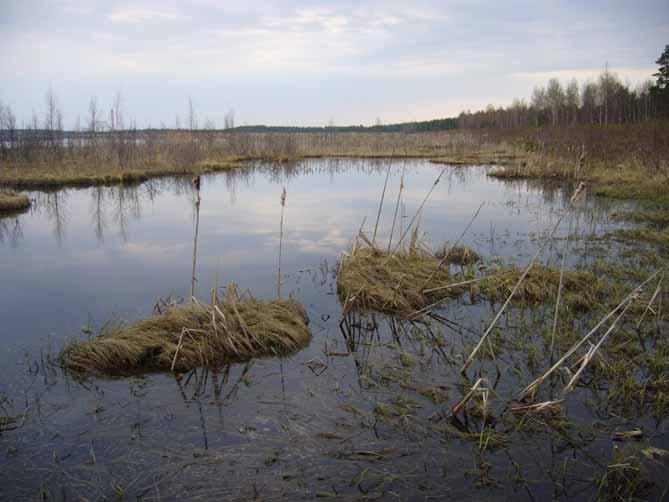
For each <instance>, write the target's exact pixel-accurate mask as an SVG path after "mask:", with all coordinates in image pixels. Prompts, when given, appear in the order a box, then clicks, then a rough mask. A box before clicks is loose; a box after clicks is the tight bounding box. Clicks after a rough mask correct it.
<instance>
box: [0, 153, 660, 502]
mask: <svg viewBox="0 0 669 502" xmlns="http://www.w3.org/2000/svg"><path fill="white" fill-rule="evenodd" d="M389 167H390V178H389V183H388V191H387V194H386V197H387V200H388V201H392V202H387V203H386V204H385V206H384V208H383V210H382V213H381V222H380V225H379V232H378V235H377V240H378V241H380V242H386V241H387V239H389V237H390V231H391V226H392V221H393V219H394V214H393V213H394V209H395V200H396V196H397V194H398V192H399V184H400V178H401V176H402V172H404V173H405V177H404V184H405V191H404V192H403V194H402V204H401V205H400V210H399V212H400V216H401V217H400V218H399V219H400V221H401V222H402V223H401V226H403V228H406V224H407V223H408V222H409V220H410V219H411V217H412V216H413V214H414V213H415V211H416V209H417V208H418V206H419V205H420V203H421V201H422V200H423V198H424V196H425V194H426V193H427V191H428V190H429V188H430V187H431V186H432V184H433V182H434V179H435V178H436V176H437V175H438V173H439V172H440V170H441V168H442V167H441V166H435V165H432V164H430V163H428V162H425V161H416V160H397V161H392V162H391V161H388V160H365V161H360V160H332V159H318V160H308V161H302V162H297V163H292V164H279V165H266V164H264V163H261V162H258V163H255V164H254V165H252V166H251V167H250V168H249V169H243V170H236V171H230V172H224V173H220V174H216V175H208V176H205V177H204V178H203V182H202V203H201V214H200V228H199V243H198V260H197V267H198V270H197V276H198V280H199V282H198V284H197V288H198V291H199V292H200V295H203V294H204V292H206V291H209V290H211V288H212V287H214V286H215V285H216V282H217V280H216V278H217V277H219V278H220V279H219V280H220V283H226V282H228V281H235V282H237V283H239V284H240V285H241V286H242V287H244V288H247V287H248V288H250V289H251V291H253V294H254V295H255V296H257V297H260V298H263V297H265V298H269V297H274V296H275V294H276V272H277V271H276V263H277V257H278V256H277V255H278V242H279V215H280V207H279V195H280V192H281V187H283V186H284V185H285V186H287V190H288V194H289V195H288V200H287V204H286V208H285V234H284V239H285V240H284V246H285V247H284V254H283V258H282V271H283V272H284V277H283V280H284V282H283V284H284V285H283V288H284V289H283V290H282V292H283V291H285V293H286V294H289V295H291V296H293V297H295V298H297V299H298V300H300V301H301V302H302V303H303V304H304V305H305V307H306V308H307V310H308V313H309V317H310V319H311V325H310V327H311V329H312V334H313V341H312V343H311V345H310V346H309V347H308V348H306V349H305V350H304V351H302V352H300V353H299V354H297V355H295V356H294V357H293V358H291V359H287V360H276V359H268V360H262V361H255V362H254V363H253V364H248V365H232V366H226V367H223V368H219V369H217V370H214V369H198V370H194V371H192V372H189V373H188V374H185V375H177V376H173V375H164V374H163V375H161V374H158V375H151V376H148V377H143V378H131V379H119V380H95V379H93V380H90V381H86V382H72V381H70V380H69V379H68V378H67V377H66V376H65V375H63V374H62V373H61V372H60V370H59V368H58V366H57V364H54V363H56V359H55V355H56V354H57V352H58V349H59V348H60V347H61V346H62V344H63V343H64V341H65V340H67V339H69V338H71V337H73V336H77V335H78V334H79V333H80V331H81V329H82V327H85V330H86V331H87V332H88V331H90V330H94V328H95V327H96V326H98V325H100V324H101V323H103V322H105V321H107V320H109V319H122V320H132V319H135V318H138V317H143V316H146V315H148V314H149V313H150V312H151V310H152V308H153V306H154V304H155V301H156V299H157V298H159V297H166V296H167V295H170V294H172V296H173V297H187V296H188V294H189V291H190V286H191V266H192V238H193V231H194V225H195V217H196V212H195V194H194V193H193V186H192V183H191V179H190V177H185V178H171V179H162V180H151V181H149V182H146V183H142V184H140V185H135V186H120V187H118V186H116V187H97V188H91V189H67V190H62V191H58V192H52V193H34V194H31V196H32V197H33V198H34V199H35V204H34V206H33V208H32V209H31V210H30V211H29V212H28V213H25V214H22V215H19V216H13V217H11V218H3V219H0V277H2V281H0V306H1V307H0V308H1V309H2V319H3V324H2V326H0V336H1V337H2V341H3V349H4V350H3V352H2V353H0V410H2V411H1V412H0V414H2V415H5V416H11V417H13V418H14V419H15V420H14V422H13V424H15V425H18V426H20V427H19V428H17V429H15V430H13V431H8V433H7V434H5V433H2V435H0V446H1V447H0V455H3V456H2V457H1V458H2V462H3V468H2V470H1V472H0V498H8V499H9V498H13V499H25V498H36V497H37V496H38V495H40V494H43V493H44V492H45V491H46V492H47V495H48V496H47V498H49V497H51V498H55V497H62V498H68V499H69V498H77V497H88V498H90V499H101V498H103V497H107V498H110V497H112V496H118V495H119V494H120V493H122V494H124V496H127V497H141V498H155V499H160V498H170V497H171V498H187V497H191V498H194V497H196V496H199V497H201V498H210V499H211V498H224V497H231V496H236V497H238V498H240V499H250V498H253V497H265V498H270V499H272V498H278V497H281V496H283V497H286V498H297V497H302V498H307V499H309V498H313V497H314V496H315V494H316V493H323V494H325V493H328V494H331V495H337V494H341V495H346V496H351V497H353V496H360V495H361V494H362V495H365V492H368V493H367V495H370V496H371V495H378V494H380V493H386V494H388V493H390V492H394V493H400V494H402V496H404V497H405V498H410V497H418V496H422V495H424V493H423V492H429V493H430V494H431V495H433V496H435V497H437V498H438V497H442V498H443V497H450V498H458V497H463V496H471V494H472V490H473V489H474V487H475V486H477V484H480V486H487V485H486V483H493V484H495V486H496V487H497V488H492V489H490V490H477V491H476V494H477V496H478V497H479V498H480V499H485V498H490V499H494V498H498V497H499V496H500V494H502V493H503V494H504V496H507V497H518V496H522V497H521V498H531V497H535V498H537V499H541V498H545V497H548V496H552V495H554V494H557V495H556V496H558V497H561V498H569V497H570V496H578V495H579V492H578V490H580V489H581V488H580V487H581V486H582V484H578V486H572V485H574V483H573V480H574V479H575V478H577V477H579V476H581V477H582V478H583V479H585V478H590V477H592V476H594V475H595V474H600V471H601V467H602V466H601V465H599V464H598V462H596V461H593V460H592V459H593V458H595V459H596V458H608V456H609V455H610V441H609V440H608V436H607V433H606V431H604V432H602V431H597V430H594V431H593V428H592V427H590V424H591V422H592V420H593V419H592V415H591V410H590V409H589V408H588V407H587V406H584V405H580V408H579V409H578V410H577V411H578V413H576V415H577V416H578V417H581V418H582V420H583V423H584V424H585V425H584V427H586V428H587V430H585V429H584V430H585V432H583V431H581V432H582V435H585V434H586V433H587V434H590V435H589V436H587V438H586V440H584V439H583V437H581V438H578V437H576V438H574V437H571V436H569V435H565V436H563V437H560V439H559V440H554V439H553V436H552V435H546V434H540V435H536V436H532V437H531V439H528V440H527V441H525V440H524V441H522V442H521V443H522V444H519V445H512V446H511V447H510V448H509V449H503V450H494V449H491V450H490V451H485V452H481V451H480V450H479V448H477V447H476V445H477V442H476V441H474V442H472V441H471V439H470V438H467V437H465V436H466V435H468V434H469V435H472V434H477V433H480V432H481V430H482V422H481V420H480V417H478V418H477V417H470V419H469V421H468V422H467V423H465V424H464V428H461V429H457V428H456V429H455V430H454V429H453V428H452V427H450V426H449V427H447V426H446V424H445V422H444V420H443V418H441V415H442V414H443V411H444V410H445V409H446V408H447V406H450V405H452V404H453V403H454V402H456V401H457V400H458V399H459V398H460V397H461V396H462V394H463V393H464V392H466V389H467V388H468V386H471V383H472V382H467V381H462V380H461V379H460V377H459V373H458V371H457V370H458V368H459V367H460V366H461V364H462V356H461V354H462V353H463V352H465V350H464V348H465V347H471V346H472V345H473V342H474V341H475V340H477V339H478V338H480V334H481V329H482V323H484V322H485V320H489V319H490V314H491V311H490V309H491V308H492V307H491V306H490V305H488V304H485V303H481V304H471V302H467V301H465V300H463V301H453V302H452V303H450V304H449V305H448V314H447V315H445V314H444V313H443V312H441V313H440V312H436V313H433V314H432V316H433V317H432V319H429V320H427V321H425V322H422V323H419V322H415V321H414V322H399V321H397V320H394V319H392V318H387V317H385V316H377V315H370V316H360V315H358V314H354V313H350V314H349V315H347V316H345V318H344V321H343V322H342V323H341V324H340V320H341V319H342V311H341V305H340V304H339V301H338V299H337V296H336V269H337V262H338V259H339V256H340V254H341V253H342V252H344V251H346V250H347V248H348V246H349V245H350V243H351V239H352V237H353V235H355V233H356V232H357V231H358V230H359V228H360V224H361V221H362V220H363V218H365V217H367V222H368V223H367V224H366V228H365V231H367V234H368V235H371V234H372V232H373V225H374V221H375V219H376V215H377V214H378V208H379V197H380V193H381V189H382V186H383V183H384V180H385V176H386V173H387V172H388V168H389ZM571 194H572V187H570V186H567V185H563V184H558V183H555V184H550V185H548V186H545V185H543V184H542V185H536V184H534V183H532V182H518V181H514V182H512V183H506V182H501V181H499V180H495V179H491V178H488V177H486V175H485V169H484V168H478V167H470V168H462V167H452V168H447V170H446V172H445V173H444V177H443V178H442V181H441V182H440V184H439V186H438V188H437V189H436V190H435V192H434V193H433V196H432V197H431V198H430V200H429V202H428V204H427V205H426V207H425V210H424V212H423V215H422V217H421V221H420V226H421V229H422V230H423V231H424V232H426V234H427V235H428V237H429V238H430V240H431V241H432V244H433V246H434V247H436V246H437V245H440V244H441V243H443V241H446V240H449V241H451V242H452V241H454V240H456V239H457V238H458V236H459V235H460V234H461V232H462V230H463V229H464V228H465V227H466V225H467V223H468V221H469V220H470V219H471V217H472V215H473V214H474V212H475V211H476V209H477V208H478V207H479V205H480V204H481V202H484V201H485V202H486V204H485V206H484V207H483V209H482V210H481V214H480V215H479V217H478V218H477V219H476V221H475V222H474V224H473V225H472V228H471V230H470V232H468V233H467V235H466V237H465V242H464V244H466V245H468V246H471V247H473V248H474V249H475V250H476V251H478V252H479V253H480V254H482V255H485V256H486V257H487V258H494V257H502V258H503V259H504V260H505V261H516V262H519V263H526V262H527V260H528V257H529V256H531V255H532V254H533V253H534V252H535V251H536V249H537V247H538V245H539V242H540V241H542V240H543V237H544V236H545V234H546V231H547V229H550V228H551V226H552V225H553V224H554V222H555V221H557V219H558V218H559V217H560V215H561V214H562V212H563V210H564V208H565V207H566V205H567V203H568V201H569V198H570V197H571ZM611 204H612V203H609V202H607V201H605V200H601V199H597V198H595V197H588V198H587V199H586V200H585V201H583V202H582V203H581V204H579V206H578V207H577V209H576V211H575V215H574V219H573V225H572V226H573V228H572V231H571V233H572V234H574V236H575V238H574V247H575V248H576V249H581V250H585V251H587V250H588V249H589V247H590V246H595V245H596V243H592V242H591V241H590V240H589V239H585V238H584V239H580V238H577V237H579V236H581V237H586V236H589V235H591V234H593V233H595V234H601V233H602V232H605V231H607V229H609V228H612V222H611V221H610V220H609V214H610V211H611V209H612V208H613V207H615V206H612V205H611ZM615 204H619V203H615ZM566 223H567V222H565V225H563V226H562V227H561V228H560V232H559V238H564V237H565V236H566V235H567V234H568V233H569V226H568V225H567V224H566ZM396 235H397V234H396ZM562 245H563V243H562V242H560V240H559V239H558V240H556V242H554V243H552V245H551V249H549V250H547V252H546V260H547V261H549V262H552V263H556V262H557V260H558V259H559V253H558V252H559V251H561V250H562V249H563V246H562ZM607 252H608V251H607ZM586 254H587V256H586V257H583V258H582V257H581V256H580V255H579V254H578V253H576V252H575V253H574V256H573V257H571V262H570V264H571V266H576V265H578V264H580V263H583V262H585V260H587V259H592V258H591V257H590V256H591V254H592V253H586ZM442 314H443V315H442ZM542 315H543V313H542V312H539V311H537V312H531V313H526V314H523V315H520V314H518V313H514V315H511V314H509V315H505V318H504V319H503V320H502V321H501V322H502V323H503V324H502V327H503V329H504V330H505V332H506V333H507V335H508V336H507V339H508V340H513V341H514V343H515V341H523V340H526V339H527V336H528V335H527V333H533V334H535V335H537V336H539V335H538V334H540V333H541V332H542V331H541V330H542V328H541V325H540V323H539V321H540V320H541V319H542ZM483 327H484V326H483ZM47 337H48V338H47ZM45 339H46V340H48V343H45ZM495 341H496V342H497V340H495ZM519 343H520V342H519ZM49 347H51V348H50V349H49ZM24 354H27V356H25V357H24ZM530 364H531V360H529V357H528V356H527V354H526V352H525V351H523V350H518V351H514V350H509V351H507V352H506V353H505V354H504V356H503V357H500V358H499V360H498V361H496V364H492V365H490V368H491V369H490V370H489V372H488V373H487V374H485V375H483V376H485V377H486V378H487V379H488V381H489V383H490V386H491V388H493V389H494V390H495V392H497V393H499V395H501V396H503V397H505V398H506V397H508V396H511V395H513V394H514V393H515V392H516V391H517V389H518V387H519V384H520V383H521V381H522V382H524V383H527V382H526V381H525V380H526V376H527V374H528V368H529V365H530ZM500 374H503V378H500ZM594 392H596V393H597V394H599V395H593V396H590V401H595V400H596V399H600V400H601V399H605V390H595V391H594ZM581 397H582V396H581ZM442 399H443V401H442ZM500 402H505V400H504V399H501V400H500ZM377 408H378V409H377ZM379 410H381V411H383V410H386V412H387V413H386V415H387V416H382V414H381V413H379V412H378V411H379ZM24 417H25V419H24ZM661 427H663V426H662V425H656V426H655V429H657V430H658V431H661ZM9 432H11V434H12V435H9ZM17 432H18V433H17ZM477 440H478V438H477ZM542 459H543V460H542ZM546 459H549V460H546ZM547 464H550V465H547ZM565 466H566V467H565ZM513 469H517V470H518V472H520V470H521V469H522V470H523V472H522V474H523V479H524V481H522V482H521V481H519V480H520V479H521V476H520V475H518V476H516V477H515V478H514V477H512V478H509V476H508V473H509V472H516V471H513ZM222 473H225V475H222ZM529 480H531V481H529ZM419 485H420V487H421V488H419V487H418V486H419ZM587 486H588V487H592V484H590V479H588V480H587ZM592 493H593V492H592V488H588V492H587V495H592ZM519 494H520V495H519Z"/></svg>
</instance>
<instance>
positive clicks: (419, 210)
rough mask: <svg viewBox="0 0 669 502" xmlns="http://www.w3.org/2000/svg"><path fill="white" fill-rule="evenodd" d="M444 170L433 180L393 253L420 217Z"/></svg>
mask: <svg viewBox="0 0 669 502" xmlns="http://www.w3.org/2000/svg"><path fill="white" fill-rule="evenodd" d="M446 169H447V168H444V169H442V171H441V172H440V173H439V176H437V179H436V180H434V183H433V184H432V187H431V188H430V191H429V192H427V195H426V196H425V198H424V199H423V202H421V203H420V206H418V210H417V211H416V214H414V215H413V218H411V221H410V222H409V224H408V225H407V227H406V229H405V230H404V233H402V235H401V236H400V240H399V241H398V242H397V244H395V247H394V248H393V253H394V252H396V251H397V250H398V249H399V247H400V246H401V245H402V241H404V238H405V237H406V236H407V234H408V233H409V230H411V226H412V225H413V224H414V222H415V221H416V218H418V216H419V215H420V213H421V211H422V210H423V206H424V205H425V203H426V202H427V199H429V198H430V195H432V192H433V191H434V189H435V188H436V187H437V185H438V184H439V180H441V177H442V176H443V175H444V173H445V172H446Z"/></svg>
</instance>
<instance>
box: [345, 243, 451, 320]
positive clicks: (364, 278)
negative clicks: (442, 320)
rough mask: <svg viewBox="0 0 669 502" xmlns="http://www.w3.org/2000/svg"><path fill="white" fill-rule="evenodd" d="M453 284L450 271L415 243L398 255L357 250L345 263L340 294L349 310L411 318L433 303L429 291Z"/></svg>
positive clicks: (398, 252) (346, 258) (366, 249)
mask: <svg viewBox="0 0 669 502" xmlns="http://www.w3.org/2000/svg"><path fill="white" fill-rule="evenodd" d="M435 271H436V273H435ZM433 275H434V276H433ZM432 276H433V277H432ZM428 280H429V282H428ZM450 281H451V276H450V274H449V272H448V267H446V266H444V267H443V268H439V259H438V258H437V257H435V256H434V255H433V254H432V253H431V252H429V251H428V250H427V249H425V248H423V247H422V246H420V245H419V244H418V243H417V242H416V241H415V239H414V240H413V241H412V242H411V244H409V245H408V246H407V247H406V248H405V249H400V250H398V251H396V252H387V251H382V250H379V249H375V248H371V247H363V248H357V249H356V248H354V249H353V250H352V252H351V253H350V255H348V256H346V257H344V258H343V260H342V262H341V267H340V271H339V275H338V277H337V292H338V294H339V298H340V299H341V300H342V302H344V305H346V306H347V307H348V308H353V307H354V308H356V309H360V310H374V311H377V312H385V313H389V314H397V315H400V316H408V315H410V314H412V313H414V312H415V311H416V310H419V309H421V308H423V307H425V306H427V305H429V304H430V302H431V301H433V299H434V298H433V295H430V294H426V293H425V292H424V290H425V289H429V288H430V287H436V286H440V285H442V284H445V283H448V282H450ZM426 283H427V284H426ZM443 296H444V295H443V294H441V295H440V297H443Z"/></svg>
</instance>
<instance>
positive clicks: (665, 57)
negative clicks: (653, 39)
mask: <svg viewBox="0 0 669 502" xmlns="http://www.w3.org/2000/svg"><path fill="white" fill-rule="evenodd" d="M656 63H657V64H658V65H660V68H659V69H658V70H657V73H654V74H653V76H654V77H655V78H656V79H657V80H656V81H655V85H653V86H652V87H651V88H650V92H651V94H652V95H653V96H654V97H655V98H656V99H657V101H658V104H659V106H660V113H664V114H666V115H669V45H667V46H665V48H664V52H663V53H662V55H661V56H660V59H658V60H657V61H656Z"/></svg>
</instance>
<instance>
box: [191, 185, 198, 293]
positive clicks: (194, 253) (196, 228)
mask: <svg viewBox="0 0 669 502" xmlns="http://www.w3.org/2000/svg"><path fill="white" fill-rule="evenodd" d="M193 186H194V187H195V237H194V238H193V270H192V272H191V283H190V301H191V303H193V301H194V300H195V283H196V282H197V278H196V277H195V264H196V261H197V235H198V231H199V229H200V177H199V176H196V177H195V178H193Z"/></svg>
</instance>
